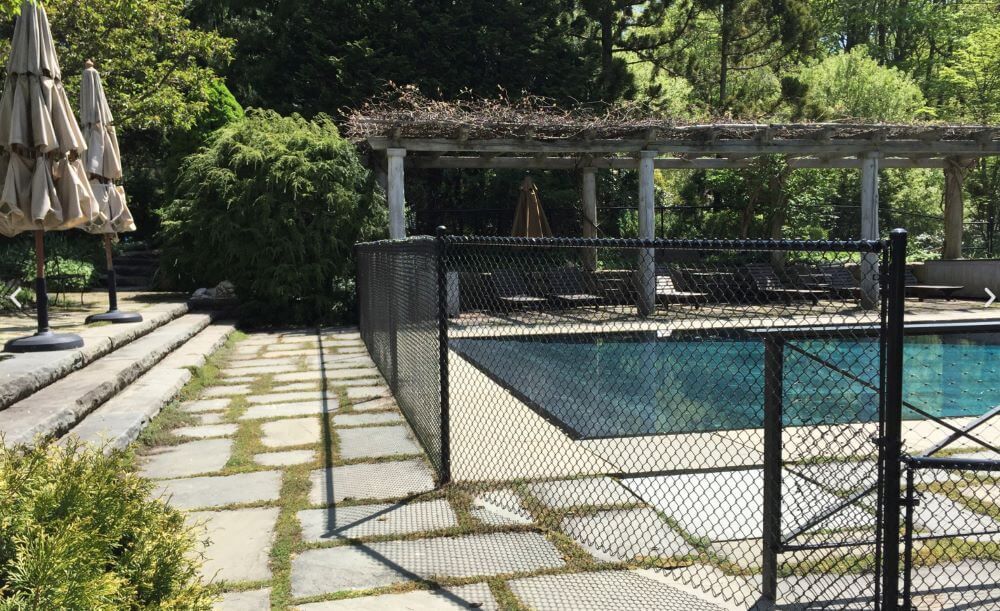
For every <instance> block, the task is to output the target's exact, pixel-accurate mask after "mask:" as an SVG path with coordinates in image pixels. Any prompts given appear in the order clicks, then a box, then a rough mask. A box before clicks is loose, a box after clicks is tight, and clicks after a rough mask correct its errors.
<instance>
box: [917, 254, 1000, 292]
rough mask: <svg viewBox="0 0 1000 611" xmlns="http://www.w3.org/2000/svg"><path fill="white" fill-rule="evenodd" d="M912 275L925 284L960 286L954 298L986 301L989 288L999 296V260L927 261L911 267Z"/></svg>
mask: <svg viewBox="0 0 1000 611" xmlns="http://www.w3.org/2000/svg"><path fill="white" fill-rule="evenodd" d="M913 273H914V274H915V275H916V276H917V278H918V279H919V280H920V281H921V282H923V283H925V284H952V285H962V286H964V287H965V288H964V289H962V290H961V291H959V292H957V293H955V296H956V297H965V298H969V299H984V300H985V299H986V290H985V289H987V288H989V289H990V290H991V291H993V293H994V294H996V295H1000V260H997V259H992V260H987V259H964V260H956V261H927V262H926V263H924V264H922V265H915V266H913Z"/></svg>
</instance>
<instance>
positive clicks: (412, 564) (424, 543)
mask: <svg viewBox="0 0 1000 611" xmlns="http://www.w3.org/2000/svg"><path fill="white" fill-rule="evenodd" d="M562 566H564V562H563V559H562V557H561V555H560V554H559V550H557V549H556V548H555V546H553V545H552V544H551V543H549V541H548V540H547V539H546V538H545V537H543V536H542V535H540V534H538V533H496V534H487V535H468V536H463V537H439V538H431V539H416V540H406V541H383V542H379V543H369V544H366V545H358V546H340V547H333V548H326V549H312V550H307V551H305V552H302V553H301V554H299V555H298V556H297V557H296V558H295V559H294V560H293V561H292V594H293V595H294V596H297V597H306V596H316V595H320V594H327V593H331V592H340V591H345V590H366V589H369V588H376V587H382V586H391V585H394V584H400V583H407V582H412V581H415V580H417V579H429V578H432V577H435V576H447V577H478V576H483V577H488V576H491V575H503V574H507V573H520V572H534V571H538V570H544V569H556V568H560V567H562Z"/></svg>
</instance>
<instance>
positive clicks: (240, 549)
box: [186, 507, 281, 582]
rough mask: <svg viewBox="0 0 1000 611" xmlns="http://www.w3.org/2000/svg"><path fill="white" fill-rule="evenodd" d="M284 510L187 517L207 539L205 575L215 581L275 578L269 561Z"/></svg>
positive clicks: (248, 510)
mask: <svg viewBox="0 0 1000 611" xmlns="http://www.w3.org/2000/svg"><path fill="white" fill-rule="evenodd" d="M280 512H281V509H279V508H277V507H263V508H257V509H236V510H232V511H196V512H192V513H189V514H188V515H187V516H186V519H187V522H188V524H190V525H197V526H196V530H201V531H203V532H202V533H199V537H198V538H199V539H204V538H205V537H206V536H207V537H208V539H209V544H208V547H207V548H206V549H205V550H204V553H205V564H204V566H203V567H202V574H203V575H205V576H206V577H208V578H209V579H212V580H214V581H230V582H232V581H260V580H265V579H270V578H271V569H270V568H269V567H268V559H269V557H270V552H271V543H272V542H273V540H274V526H275V523H276V522H277V521H278V514H279V513H280Z"/></svg>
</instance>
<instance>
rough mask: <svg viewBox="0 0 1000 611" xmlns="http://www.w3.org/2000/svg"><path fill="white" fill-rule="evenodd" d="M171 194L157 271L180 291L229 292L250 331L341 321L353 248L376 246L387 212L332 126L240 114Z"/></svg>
mask: <svg viewBox="0 0 1000 611" xmlns="http://www.w3.org/2000/svg"><path fill="white" fill-rule="evenodd" d="M178 183H179V184H178V197H177V199H175V200H174V201H173V202H171V203H170V204H169V205H167V206H166V207H165V208H164V209H163V210H162V211H161V216H162V230H161V233H162V238H163V242H164V245H163V251H164V257H163V261H164V267H165V271H166V273H167V276H168V279H171V280H173V281H174V283H175V284H176V285H177V287H178V288H182V289H188V290H190V289H194V288H196V287H210V286H214V285H216V284H218V283H219V282H221V281H222V280H230V281H232V282H233V283H234V284H235V286H236V292H237V297H238V298H239V299H240V302H241V306H240V307H241V314H242V317H243V319H244V320H246V321H248V322H253V323H281V324H290V323H315V322H326V321H333V320H341V319H344V318H345V317H346V316H347V315H349V313H350V306H351V304H352V303H353V281H354V261H353V245H354V243H355V242H357V241H359V240H365V239H370V238H373V237H379V232H380V231H382V228H384V227H385V215H386V212H385V205H384V202H383V201H382V199H381V198H380V197H377V196H376V195H375V190H374V188H373V180H372V177H371V175H370V173H369V172H368V171H366V170H365V168H364V167H363V166H362V165H361V163H360V161H359V160H358V156H357V153H356V151H355V149H354V147H353V146H352V145H351V144H350V143H349V142H347V141H346V140H344V139H343V138H341V137H340V134H339V133H338V131H337V128H336V126H335V125H334V124H333V121H332V120H331V119H330V118H329V117H326V116H324V115H321V116H319V117H317V118H316V119H314V120H312V121H309V120H306V119H303V118H302V117H300V116H297V115H292V116H289V117H283V116H281V115H279V114H277V113H275V112H273V111H268V110H252V111H249V112H248V113H247V116H246V118H245V119H243V120H242V121H239V122H236V123H233V124H230V125H228V126H226V127H223V128H222V129H221V130H219V131H218V132H217V133H216V135H215V136H214V137H213V139H212V140H211V141H210V142H209V144H208V145H207V146H206V147H205V148H203V149H202V150H201V151H200V152H198V153H196V154H194V155H192V156H190V157H188V158H187V159H186V160H185V162H184V164H183V166H182V168H181V173H180V176H179V179H178Z"/></svg>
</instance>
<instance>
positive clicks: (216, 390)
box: [201, 384, 251, 398]
mask: <svg viewBox="0 0 1000 611" xmlns="http://www.w3.org/2000/svg"><path fill="white" fill-rule="evenodd" d="M250 392H251V391H250V387H249V386H246V385H244V384H233V385H231V386H211V387H209V388H206V389H205V390H203V391H202V393H201V395H202V396H203V397H207V398H213V397H234V396H237V395H249V394H250Z"/></svg>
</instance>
